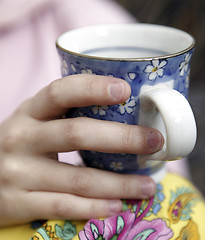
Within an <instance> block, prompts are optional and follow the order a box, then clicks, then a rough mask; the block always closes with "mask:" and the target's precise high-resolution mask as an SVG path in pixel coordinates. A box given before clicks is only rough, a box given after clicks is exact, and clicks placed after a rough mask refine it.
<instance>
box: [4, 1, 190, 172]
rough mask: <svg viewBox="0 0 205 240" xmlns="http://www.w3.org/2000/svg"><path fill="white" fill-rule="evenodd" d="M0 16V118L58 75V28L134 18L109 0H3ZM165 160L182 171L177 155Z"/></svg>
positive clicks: (73, 156) (75, 157)
mask: <svg viewBox="0 0 205 240" xmlns="http://www.w3.org/2000/svg"><path fill="white" fill-rule="evenodd" d="M0 16H1V18H0V77H1V78H0V79H1V87H0V109H1V112H0V122H1V121H3V120H4V119H5V118H6V117H7V116H9V115H10V114H11V113H12V112H13V111H14V110H15V109H16V107H17V106H19V104H21V102H22V101H24V100H25V99H27V98H29V97H31V96H33V95H34V94H35V93H37V92H38V91H39V90H40V89H41V88H42V87H44V86H45V85H47V84H49V83H50V82H51V81H53V80H55V79H57V78H60V77H61V74H60V62H59V57H58V55H57V51H56V47H55V40H56V38H57V37H58V36H59V35H60V34H61V33H62V32H64V31H67V30H69V29H72V28H76V27H81V26H86V25H91V24H99V23H120V22H134V21H136V20H135V19H134V18H133V17H132V16H131V15H130V14H129V13H128V12H127V11H125V10H124V9H123V8H122V7H120V6H119V5H117V4H116V3H115V2H113V1H111V0H35V1H28V0H15V1H13V0H3V1H0ZM68 156H69V157H68ZM65 159H66V160H65ZM68 159H69V160H68ZM61 160H63V161H69V162H72V163H74V162H75V163H77V162H78V161H80V158H79V156H78V155H77V154H76V152H74V153H70V154H69V155H66V157H65V156H64V155H63V154H62V155H61ZM181 164H182V166H181ZM169 166H171V167H170V169H171V170H172V171H175V172H179V173H180V174H183V175H187V171H186V169H185V168H186V165H183V161H180V162H178V163H177V164H176V163H170V164H169Z"/></svg>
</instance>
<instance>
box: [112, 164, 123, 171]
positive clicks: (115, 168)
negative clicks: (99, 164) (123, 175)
mask: <svg viewBox="0 0 205 240" xmlns="http://www.w3.org/2000/svg"><path fill="white" fill-rule="evenodd" d="M110 168H112V169H113V170H114V171H118V170H123V164H122V163H121V162H111V163H110Z"/></svg>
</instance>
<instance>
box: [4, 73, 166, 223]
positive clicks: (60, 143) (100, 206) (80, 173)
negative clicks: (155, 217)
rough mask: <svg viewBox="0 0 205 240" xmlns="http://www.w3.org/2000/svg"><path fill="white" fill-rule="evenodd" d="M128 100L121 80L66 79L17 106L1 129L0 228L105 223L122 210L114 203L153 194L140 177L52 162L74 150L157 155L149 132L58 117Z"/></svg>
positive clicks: (155, 136)
mask: <svg viewBox="0 0 205 240" xmlns="http://www.w3.org/2000/svg"><path fill="white" fill-rule="evenodd" d="M130 92H131V90H130V87H129V85H128V84H127V83H126V82H125V81H123V80H121V79H116V78H112V77H102V76H94V75H93V76H92V75H74V76H69V77H66V78H62V79H58V80H55V81H54V82H52V83H51V84H50V85H48V86H46V87H45V88H43V89H42V90H41V91H39V92H38V93H37V94H36V95H35V96H34V97H32V98H30V99H28V100H26V101H25V102H23V103H22V104H21V105H20V106H19V107H18V108H17V109H16V111H15V112H14V113H13V114H12V115H11V116H10V117H9V118H8V119H6V120H5V121H4V122H3V123H2V124H1V125H0V156H1V159H0V212H1V214H0V226H8V225H14V224H22V223H26V222H29V221H32V220H37V219H68V220H75V219H89V218H96V217H102V216H111V215H113V214H116V213H118V212H120V210H121V208H122V203H121V201H120V200H119V199H123V198H129V199H133V198H149V197H151V196H152V195H153V194H154V193H155V191H156V185H155V183H154V182H153V180H152V179H151V178H149V177H146V176H137V175H121V174H117V173H112V172H106V171H102V170H97V169H92V168H84V167H80V166H72V165H69V164H65V163H61V162H58V161H57V160H58V153H59V152H69V151H74V150H80V149H87V150H93V151H103V152H116V153H134V154H135V153H136V154H149V153H153V152H156V151H158V150H160V149H161V148H162V146H163V143H164V142H163V137H162V135H161V134H160V133H159V132H158V131H157V130H155V129H149V128H145V127H142V126H129V125H125V124H121V123H116V122H107V121H101V120H94V119H89V118H75V119H63V118H62V117H61V116H62V115H63V114H65V113H66V112H67V111H68V109H69V108H72V107H79V106H89V105H112V104H118V103H121V102H123V101H125V100H127V99H128V98H129V96H130ZM76 99H78V100H77V101H76ZM88 132H89V138H88V137H87V136H88ZM115 136H117V138H116V137H115Z"/></svg>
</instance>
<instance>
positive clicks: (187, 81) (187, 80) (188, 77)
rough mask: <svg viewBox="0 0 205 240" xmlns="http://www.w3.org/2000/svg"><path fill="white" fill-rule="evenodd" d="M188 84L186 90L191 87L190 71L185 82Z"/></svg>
mask: <svg viewBox="0 0 205 240" xmlns="http://www.w3.org/2000/svg"><path fill="white" fill-rule="evenodd" d="M185 81H186V82H185V83H186V88H188V87H189V81H190V70H189V72H188V74H187V76H186V80H185Z"/></svg>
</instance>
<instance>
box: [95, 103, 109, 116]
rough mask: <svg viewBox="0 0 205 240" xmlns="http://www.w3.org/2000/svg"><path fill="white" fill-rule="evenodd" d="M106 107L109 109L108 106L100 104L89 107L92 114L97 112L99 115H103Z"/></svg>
mask: <svg viewBox="0 0 205 240" xmlns="http://www.w3.org/2000/svg"><path fill="white" fill-rule="evenodd" d="M108 109H109V107H108V106H101V105H96V106H94V107H92V108H91V110H92V112H93V114H94V115H97V114H99V115H100V116H105V115H106V110H108Z"/></svg>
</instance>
